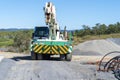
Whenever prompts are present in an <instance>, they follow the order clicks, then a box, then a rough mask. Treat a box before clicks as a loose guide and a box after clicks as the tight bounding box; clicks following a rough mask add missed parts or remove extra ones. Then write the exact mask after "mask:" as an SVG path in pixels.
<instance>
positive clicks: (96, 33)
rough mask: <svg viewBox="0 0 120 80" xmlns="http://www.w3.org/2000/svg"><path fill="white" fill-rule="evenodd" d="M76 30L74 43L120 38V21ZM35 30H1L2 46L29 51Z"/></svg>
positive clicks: (0, 45)
mask: <svg viewBox="0 0 120 80" xmlns="http://www.w3.org/2000/svg"><path fill="white" fill-rule="evenodd" d="M82 27H83V28H82V29H80V30H75V31H74V45H76V44H78V43H80V42H84V41H86V40H94V39H105V38H111V37H112V38H120V23H119V22H117V23H115V24H110V25H108V26H107V25H105V24H100V23H97V24H96V25H95V26H93V27H89V26H86V25H83V26H82ZM32 32H33V30H32V29H31V30H15V31H5V30H4V31H0V48H5V49H7V51H12V52H26V51H27V52H28V51H29V50H30V49H29V48H30V40H31V36H32Z"/></svg>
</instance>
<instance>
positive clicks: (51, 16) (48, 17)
mask: <svg viewBox="0 0 120 80" xmlns="http://www.w3.org/2000/svg"><path fill="white" fill-rule="evenodd" d="M44 12H45V22H46V25H48V26H49V34H50V39H52V40H56V39H58V38H59V25H58V23H57V20H56V9H55V6H54V5H53V4H52V3H51V2H47V3H46V4H45V7H44Z"/></svg>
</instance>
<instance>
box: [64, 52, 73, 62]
mask: <svg viewBox="0 0 120 80" xmlns="http://www.w3.org/2000/svg"><path fill="white" fill-rule="evenodd" d="M65 59H66V61H71V59H72V53H68V54H66V55H65Z"/></svg>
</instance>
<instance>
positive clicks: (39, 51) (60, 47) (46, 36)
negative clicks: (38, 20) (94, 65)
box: [31, 2, 72, 61]
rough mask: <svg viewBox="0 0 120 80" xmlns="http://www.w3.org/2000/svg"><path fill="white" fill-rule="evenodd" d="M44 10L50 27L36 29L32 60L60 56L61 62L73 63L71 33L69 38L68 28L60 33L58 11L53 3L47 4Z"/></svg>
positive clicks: (32, 44)
mask: <svg viewBox="0 0 120 80" xmlns="http://www.w3.org/2000/svg"><path fill="white" fill-rule="evenodd" d="M43 9H44V12H45V22H46V25H48V26H37V27H35V29H34V33H33V34H32V41H31V58H32V59H33V60H37V59H39V60H42V59H48V58H50V56H51V55H60V59H61V60H67V61H71V59H72V35H71V33H69V36H68V34H67V31H66V27H65V30H64V32H60V28H59V25H58V23H57V20H56V9H55V6H54V5H53V3H52V2H47V3H46V4H45V7H44V8H43ZM68 37H69V39H68Z"/></svg>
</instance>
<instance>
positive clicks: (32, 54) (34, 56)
mask: <svg viewBox="0 0 120 80" xmlns="http://www.w3.org/2000/svg"><path fill="white" fill-rule="evenodd" d="M31 59H32V60H37V54H36V53H34V52H33V51H31Z"/></svg>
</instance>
